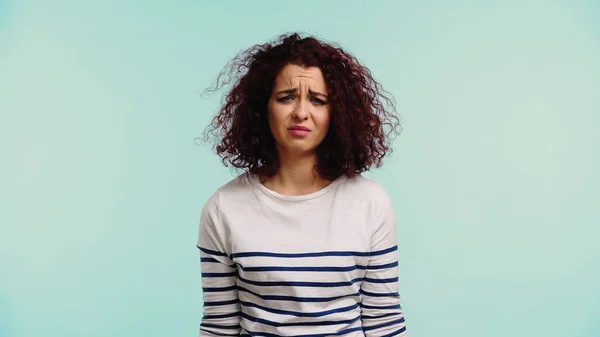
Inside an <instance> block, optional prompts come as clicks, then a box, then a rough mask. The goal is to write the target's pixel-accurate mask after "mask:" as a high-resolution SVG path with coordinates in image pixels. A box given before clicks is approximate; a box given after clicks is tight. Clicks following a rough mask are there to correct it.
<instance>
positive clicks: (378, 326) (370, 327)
mask: <svg viewBox="0 0 600 337" xmlns="http://www.w3.org/2000/svg"><path fill="white" fill-rule="evenodd" d="M399 323H404V317H401V318H399V319H397V320H395V321H391V322H385V323H383V324H379V325H374V326H368V327H364V328H363V330H364V331H369V330H375V329H379V328H385V327H386V326H390V325H394V324H399Z"/></svg>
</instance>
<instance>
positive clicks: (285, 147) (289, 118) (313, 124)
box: [268, 64, 331, 155]
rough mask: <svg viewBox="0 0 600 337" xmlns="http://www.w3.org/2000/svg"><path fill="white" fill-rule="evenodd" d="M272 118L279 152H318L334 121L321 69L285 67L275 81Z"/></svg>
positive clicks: (272, 97) (270, 120) (271, 123)
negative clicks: (317, 149) (317, 148)
mask: <svg viewBox="0 0 600 337" xmlns="http://www.w3.org/2000/svg"><path fill="white" fill-rule="evenodd" d="M268 117H269V126H270V128H271V133H272V134H273V137H274V138H275V141H276V142H277V150H278V151H280V152H281V151H285V152H288V153H290V154H300V155H305V154H310V153H312V152H314V150H315V149H316V147H317V146H318V145H319V144H320V143H321V142H322V141H323V139H324V138H325V136H326V135H327V130H328V129H329V123H330V119H331V112H330V106H329V103H328V101H327V85H326V83H325V79H324V78H323V73H322V72H321V69H319V68H318V67H300V66H297V65H294V64H289V65H287V66H285V67H284V68H283V69H282V70H281V71H280V72H279V74H278V75H277V77H276V79H275V83H274V86H273V92H272V93H271V97H270V99H269V103H268Z"/></svg>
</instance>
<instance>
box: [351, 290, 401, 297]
mask: <svg viewBox="0 0 600 337" xmlns="http://www.w3.org/2000/svg"><path fill="white" fill-rule="evenodd" d="M360 293H361V294H363V295H367V296H371V297H389V296H391V297H400V294H398V293H372V292H369V291H364V290H362V289H361V290H360Z"/></svg>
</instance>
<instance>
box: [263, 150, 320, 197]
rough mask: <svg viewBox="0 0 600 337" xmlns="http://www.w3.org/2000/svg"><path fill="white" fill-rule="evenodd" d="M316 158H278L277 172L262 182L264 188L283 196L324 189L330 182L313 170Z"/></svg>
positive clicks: (285, 156)
mask: <svg viewBox="0 0 600 337" xmlns="http://www.w3.org/2000/svg"><path fill="white" fill-rule="evenodd" d="M316 163H317V157H316V155H315V154H311V155H307V156H291V155H286V154H284V153H282V154H280V156H279V171H278V172H277V173H276V174H275V175H274V176H272V177H270V178H267V179H266V180H264V181H263V184H264V185H265V187H267V188H269V189H271V190H273V191H275V192H278V193H281V194H284V195H303V194H309V193H313V192H316V191H318V190H320V189H322V188H325V187H326V186H327V185H329V184H330V183H331V181H329V180H327V179H324V178H322V177H321V176H320V175H319V174H318V172H317V171H316V170H315V165H316Z"/></svg>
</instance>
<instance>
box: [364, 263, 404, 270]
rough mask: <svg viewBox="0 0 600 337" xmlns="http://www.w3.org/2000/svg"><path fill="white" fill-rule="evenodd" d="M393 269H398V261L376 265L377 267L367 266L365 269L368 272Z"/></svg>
mask: <svg viewBox="0 0 600 337" xmlns="http://www.w3.org/2000/svg"><path fill="white" fill-rule="evenodd" d="M393 267H398V261H395V262H392V263H388V264H382V265H378V266H368V267H367V269H369V270H371V269H387V268H393Z"/></svg>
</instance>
